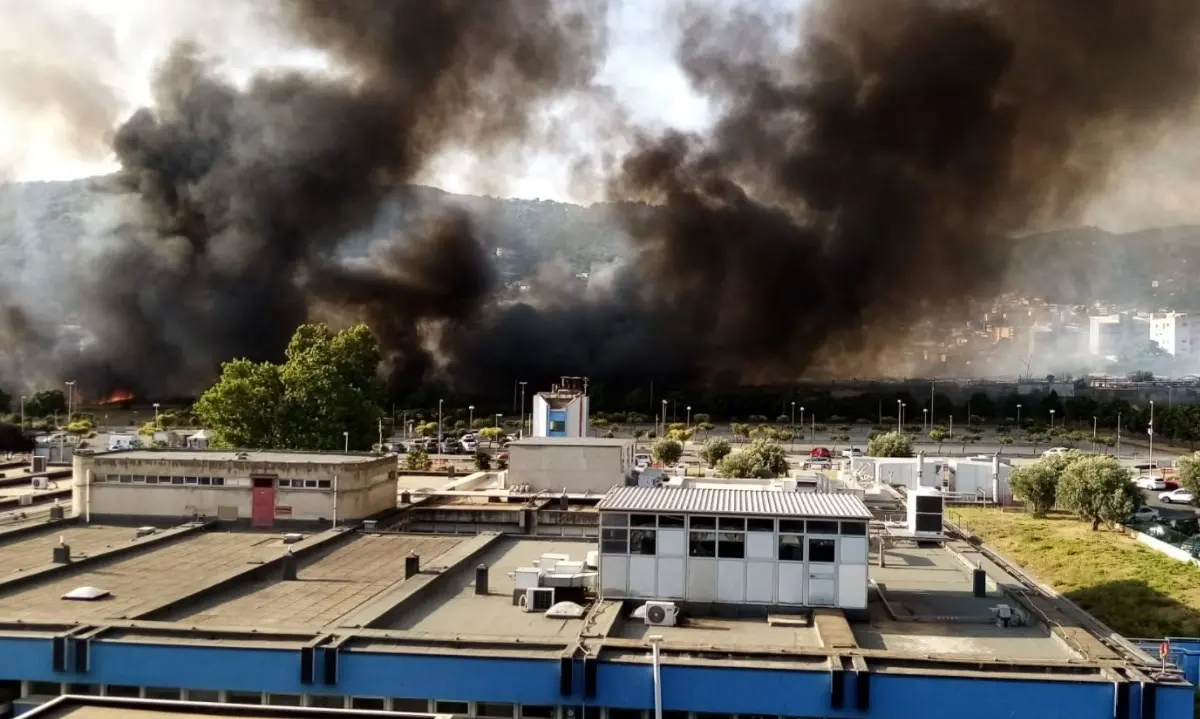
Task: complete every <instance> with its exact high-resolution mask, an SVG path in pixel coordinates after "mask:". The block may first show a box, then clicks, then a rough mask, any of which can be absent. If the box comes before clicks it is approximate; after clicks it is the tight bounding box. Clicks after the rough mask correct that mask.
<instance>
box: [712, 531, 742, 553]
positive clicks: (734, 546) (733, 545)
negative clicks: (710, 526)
mask: <svg viewBox="0 0 1200 719" xmlns="http://www.w3.org/2000/svg"><path fill="white" fill-rule="evenodd" d="M717 556H718V557H720V558H722V559H745V558H746V535H744V534H742V533H741V532H721V541H720V542H719V543H718V544H717Z"/></svg>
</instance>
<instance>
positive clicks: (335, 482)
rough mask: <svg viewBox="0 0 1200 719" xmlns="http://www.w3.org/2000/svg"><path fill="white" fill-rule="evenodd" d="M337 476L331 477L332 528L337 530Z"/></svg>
mask: <svg viewBox="0 0 1200 719" xmlns="http://www.w3.org/2000/svg"><path fill="white" fill-rule="evenodd" d="M337 501H338V476H337V475H336V474H335V475H333V528H334V529H337Z"/></svg>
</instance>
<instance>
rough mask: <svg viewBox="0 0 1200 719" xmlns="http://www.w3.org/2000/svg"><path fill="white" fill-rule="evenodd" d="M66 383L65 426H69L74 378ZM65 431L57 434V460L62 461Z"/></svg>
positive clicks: (65, 440)
mask: <svg viewBox="0 0 1200 719" xmlns="http://www.w3.org/2000/svg"><path fill="white" fill-rule="evenodd" d="M66 385H67V427H70V426H71V400H73V399H74V398H75V380H69V381H67V383H66ZM66 442H67V433H66V432H63V433H62V434H60V435H59V436H58V461H60V462H62V461H64V460H65V459H66V454H67V448H66Z"/></svg>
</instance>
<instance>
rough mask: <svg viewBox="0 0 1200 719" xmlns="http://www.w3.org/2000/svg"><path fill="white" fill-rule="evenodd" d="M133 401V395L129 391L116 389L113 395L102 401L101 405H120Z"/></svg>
mask: <svg viewBox="0 0 1200 719" xmlns="http://www.w3.org/2000/svg"><path fill="white" fill-rule="evenodd" d="M132 399H133V393H132V392H130V391H129V390H124V389H114V390H113V391H112V394H110V395H108V396H107V397H105V398H104V399H102V400H100V404H118V403H120V402H128V401H130V400H132Z"/></svg>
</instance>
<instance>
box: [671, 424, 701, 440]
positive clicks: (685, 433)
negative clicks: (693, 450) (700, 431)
mask: <svg viewBox="0 0 1200 719" xmlns="http://www.w3.org/2000/svg"><path fill="white" fill-rule="evenodd" d="M695 434H696V430H695V429H687V428H682V427H681V428H678V429H675V428H672V429H671V430H670V431H668V432H667V438H669V439H673V440H675V441H676V442H689V441H691V439H692V437H693V436H695Z"/></svg>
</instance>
